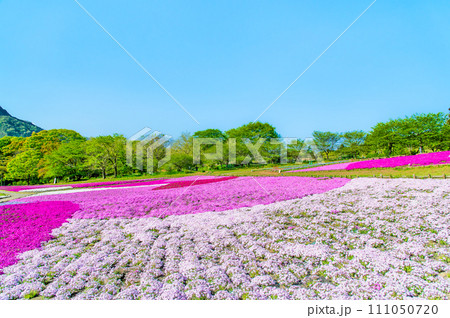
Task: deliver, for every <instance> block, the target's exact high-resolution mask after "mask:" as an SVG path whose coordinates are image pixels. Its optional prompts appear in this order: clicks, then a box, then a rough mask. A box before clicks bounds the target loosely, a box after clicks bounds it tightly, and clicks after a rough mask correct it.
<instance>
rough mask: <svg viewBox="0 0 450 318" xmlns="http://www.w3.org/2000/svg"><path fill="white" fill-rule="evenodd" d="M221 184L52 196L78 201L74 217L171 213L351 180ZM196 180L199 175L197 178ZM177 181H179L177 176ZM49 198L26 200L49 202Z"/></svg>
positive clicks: (250, 202) (302, 192)
mask: <svg viewBox="0 0 450 318" xmlns="http://www.w3.org/2000/svg"><path fill="white" fill-rule="evenodd" d="M216 179H220V180H219V181H220V182H214V183H208V184H198V185H196V186H192V187H190V188H188V189H187V190H186V186H188V184H184V187H181V188H180V187H176V188H169V189H163V190H158V191H157V190H155V189H154V188H126V189H123V190H121V191H120V192H118V191H117V190H104V191H92V192H82V193H68V194H58V195H52V196H51V199H52V200H56V201H58V200H61V201H72V202H74V203H77V204H79V205H80V210H79V211H78V212H76V213H75V214H74V216H73V217H74V218H100V219H106V218H146V217H165V216H168V215H182V214H196V213H202V212H207V211H225V210H230V209H235V208H241V207H251V206H255V205H259V204H269V203H273V202H277V201H284V200H290V199H295V198H301V197H304V196H307V195H311V194H316V193H323V192H326V191H329V190H331V189H334V188H338V187H341V186H343V185H345V184H346V183H347V182H348V181H349V180H348V179H341V178H335V179H322V180H319V179H315V178H303V177H258V178H252V177H240V178H234V179H228V180H223V178H216ZM194 180H195V179H194ZM174 181H175V180H174ZM46 197H47V196H39V197H29V198H26V199H22V200H23V201H25V200H26V201H27V202H39V201H44V200H46Z"/></svg>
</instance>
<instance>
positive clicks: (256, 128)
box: [226, 122, 280, 164]
mask: <svg viewBox="0 0 450 318" xmlns="http://www.w3.org/2000/svg"><path fill="white" fill-rule="evenodd" d="M226 134H227V136H228V138H233V139H235V140H236V161H237V163H238V164H245V160H246V158H249V156H250V157H251V160H250V161H249V162H248V163H251V162H254V163H260V162H259V160H258V159H255V158H254V157H253V156H252V153H251V151H250V150H249V146H248V145H249V144H251V145H256V146H259V145H260V146H259V149H258V152H259V153H260V155H261V156H262V159H264V160H265V161H270V162H276V161H277V160H279V154H280V145H279V144H274V143H273V142H271V141H274V140H278V139H279V138H280V135H279V134H278V132H277V131H276V129H275V127H273V126H272V125H270V124H268V123H261V122H254V123H249V124H246V125H243V126H240V127H238V128H234V129H230V130H228V131H227V132H226ZM230 151H232V150H231V149H230Z"/></svg>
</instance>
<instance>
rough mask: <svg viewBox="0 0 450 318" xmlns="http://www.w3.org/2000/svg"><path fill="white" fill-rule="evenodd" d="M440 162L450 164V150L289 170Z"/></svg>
mask: <svg viewBox="0 0 450 318" xmlns="http://www.w3.org/2000/svg"><path fill="white" fill-rule="evenodd" d="M438 164H450V151H441V152H433V153H425V154H420V155H415V156H401V157H393V158H385V159H375V160H364V161H358V162H349V163H339V164H335V165H328V166H320V167H315V168H309V169H300V170H293V171H288V172H302V171H332V170H355V169H373V168H394V167H401V166H408V165H411V166H429V165H438Z"/></svg>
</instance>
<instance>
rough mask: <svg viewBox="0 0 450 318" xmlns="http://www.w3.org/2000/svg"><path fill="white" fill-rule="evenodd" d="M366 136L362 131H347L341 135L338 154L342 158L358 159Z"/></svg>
mask: <svg viewBox="0 0 450 318" xmlns="http://www.w3.org/2000/svg"><path fill="white" fill-rule="evenodd" d="M366 137H367V134H366V133H365V132H364V131H362V130H355V131H348V132H345V133H343V134H341V138H342V144H341V149H340V152H341V153H342V154H344V156H346V157H347V156H350V157H353V158H356V157H359V156H360V154H361V151H362V147H363V145H364V142H365V141H366Z"/></svg>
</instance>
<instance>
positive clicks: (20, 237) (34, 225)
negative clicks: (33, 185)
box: [0, 201, 79, 273]
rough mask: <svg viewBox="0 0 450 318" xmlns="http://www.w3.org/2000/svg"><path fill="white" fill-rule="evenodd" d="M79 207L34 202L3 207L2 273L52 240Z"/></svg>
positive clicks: (0, 221)
mask: <svg viewBox="0 0 450 318" xmlns="http://www.w3.org/2000/svg"><path fill="white" fill-rule="evenodd" d="M78 209H79V206H78V204H75V203H72V202H67V201H48V202H35V203H28V204H11V205H3V206H0V273H1V269H2V268H3V267H6V266H9V265H12V264H14V263H15V262H16V256H17V255H18V254H20V253H22V252H25V251H29V250H32V249H35V248H37V247H40V246H41V242H43V241H46V240H49V239H51V238H52V236H51V231H52V230H53V229H55V228H58V227H60V226H61V225H62V224H63V223H64V222H65V221H66V220H67V219H68V218H69V217H70V216H71V215H72V214H73V213H74V212H75V211H77V210H78Z"/></svg>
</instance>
